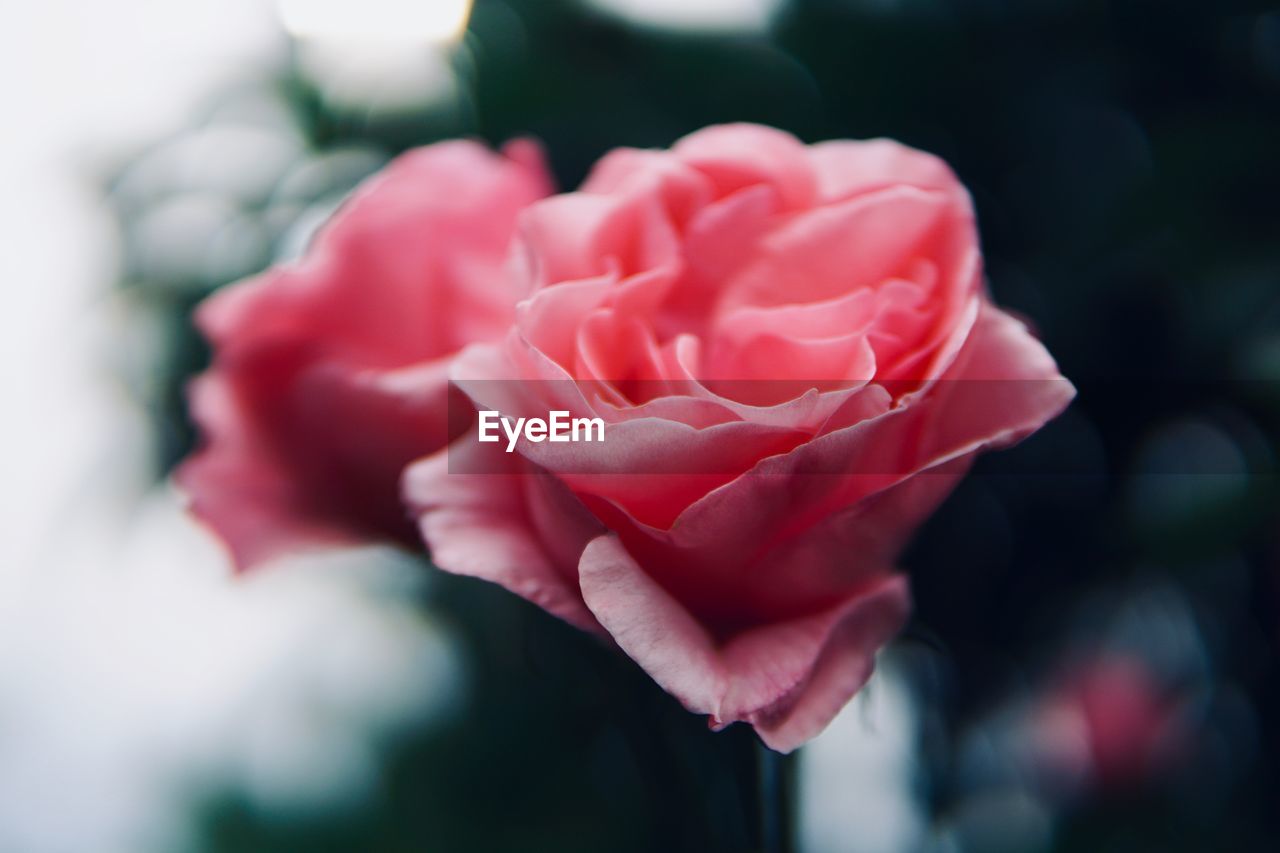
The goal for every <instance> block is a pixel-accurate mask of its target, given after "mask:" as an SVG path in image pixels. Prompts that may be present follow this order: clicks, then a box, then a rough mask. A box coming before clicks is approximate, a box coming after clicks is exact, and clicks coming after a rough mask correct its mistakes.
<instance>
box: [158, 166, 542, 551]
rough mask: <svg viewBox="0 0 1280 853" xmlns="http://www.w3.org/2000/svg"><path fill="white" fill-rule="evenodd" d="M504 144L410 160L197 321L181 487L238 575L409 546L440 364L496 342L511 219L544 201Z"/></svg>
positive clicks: (532, 169) (431, 441) (442, 435)
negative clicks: (199, 334)
mask: <svg viewBox="0 0 1280 853" xmlns="http://www.w3.org/2000/svg"><path fill="white" fill-rule="evenodd" d="M549 184H550V181H549V178H548V176H547V174H546V171H545V169H544V167H543V164H542V159H541V155H540V153H539V152H538V150H537V149H536V147H535V146H533V145H532V144H531V143H528V142H517V143H513V144H512V145H510V146H508V147H507V149H506V150H505V151H504V153H503V154H501V155H499V154H495V153H493V152H491V151H489V150H487V149H485V148H484V147H482V146H480V145H477V144H474V143H470V142H449V143H442V144H438V145H433V146H429V147H426V148H421V149H417V150H414V151H410V152H408V153H406V154H404V155H402V156H401V157H398V158H397V159H396V160H394V161H393V162H392V163H391V164H390V165H388V166H387V167H386V169H384V170H383V171H382V172H381V173H380V174H378V175H377V176H375V177H373V178H372V179H370V180H369V181H368V182H366V183H365V184H364V185H363V186H362V187H360V188H359V189H358V190H357V191H356V192H355V194H354V195H353V196H352V197H351V198H350V199H349V200H348V201H347V202H346V203H345V204H344V205H343V206H342V208H341V209H340V210H339V211H338V213H337V214H335V215H334V217H333V218H332V219H331V220H330V221H329V222H328V223H327V224H326V225H325V226H324V227H323V228H322V229H321V231H320V232H319V233H318V234H317V236H316V237H315V240H314V242H313V245H312V246H311V247H310V248H309V250H308V251H307V253H306V256H305V257H304V258H302V259H301V260H300V261H298V262H296V263H293V264H289V265H285V266H280V267H277V268H274V269H271V270H269V271H267V272H265V273H263V274H262V275H261V276H258V277H257V278H254V279H252V280H250V281H246V282H243V283H241V284H238V285H235V286H233V287H230V288H228V289H226V290H224V291H221V292H219V293H218V294H216V295H215V296H213V297H212V298H210V299H209V300H208V301H207V302H206V303H204V304H203V305H202V306H201V307H200V309H199V312H198V315H197V323H198V325H199V327H200V329H201V331H203V332H204V334H205V336H206V337H207V338H208V339H209V341H210V343H211V344H212V346H213V364H212V367H211V368H210V369H209V370H208V371H207V372H206V373H205V374H204V375H202V376H201V377H200V378H199V379H198V380H197V381H196V382H195V383H194V385H193V387H192V389H191V400H192V409H193V413H194V417H195V420H196V422H197V423H198V425H199V426H200V428H201V431H202V433H203V438H204V443H203V447H202V449H201V450H200V451H199V452H198V453H197V454H196V455H195V456H194V457H192V458H191V459H190V460H189V461H187V462H186V463H185V464H184V465H183V466H182V468H181V469H180V470H179V472H178V481H179V483H180V484H181V485H182V486H183V487H184V488H185V490H186V491H187V492H188V493H189V494H190V497H191V504H192V508H193V510H194V512H195V513H196V515H198V516H199V517H200V518H201V519H203V520H204V521H205V522H207V523H208V524H209V525H210V526H211V527H212V528H213V529H214V531H216V532H217V533H218V534H219V535H220V536H221V537H222V539H223V540H224V541H225V542H226V543H227V545H228V546H229V547H230V549H231V552H232V554H233V556H234V559H235V561H236V564H237V565H238V566H240V567H241V568H244V567H247V566H250V565H253V564H255V563H259V562H261V561H263V560H266V559H269V558H271V557H274V556H277V555H280V554H283V553H286V552H289V551H294V550H298V549H302V548H309V547H314V546H317V545H321V544H339V543H356V542H363V541H367V540H392V541H403V542H410V543H412V542H415V541H416V536H415V535H414V533H413V530H412V526H411V525H410V524H409V523H408V522H407V521H406V518H405V514H404V511H403V509H402V505H401V503H400V501H399V490H398V481H399V477H400V474H401V471H402V469H403V468H404V466H405V465H406V464H408V463H409V462H410V461H411V460H413V459H415V458H417V457H419V456H423V455H425V454H428V453H430V452H432V451H434V450H436V449H437V448H439V447H441V446H442V445H444V444H445V442H446V441H447V440H448V439H449V437H450V429H449V426H448V423H447V407H446V405H445V400H446V395H447V393H448V386H447V382H446V373H447V369H448V363H449V359H450V358H451V357H452V356H453V355H454V353H456V352H457V350H458V349H459V348H460V347H462V346H465V345H466V344H469V343H472V342H474V341H478V340H491V339H494V338H497V337H499V336H500V335H501V334H502V333H503V332H504V331H505V330H506V329H507V327H508V326H509V325H510V322H511V317H512V306H513V305H514V303H515V301H516V299H517V298H518V295H519V293H518V291H517V290H516V287H517V284H518V283H517V282H515V281H513V280H512V278H511V276H510V275H509V274H508V271H507V260H508V247H509V244H510V241H511V237H512V235H513V233H514V229H515V223H516V218H517V216H518V214H519V213H520V212H521V211H522V210H523V209H524V208H525V207H527V206H528V205H529V204H530V203H532V202H533V201H535V200H537V199H538V198H540V197H542V196H544V195H546V194H547V193H548V192H549Z"/></svg>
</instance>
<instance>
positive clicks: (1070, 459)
mask: <svg viewBox="0 0 1280 853" xmlns="http://www.w3.org/2000/svg"><path fill="white" fill-rule="evenodd" d="M5 18H6V19H8V23H7V24H6V26H5V27H3V28H2V32H0V94H3V98H0V110H2V111H3V112H2V113H0V114H2V115H3V116H4V124H5V132H4V134H3V135H2V136H0V178H3V182H2V183H0V186H3V187H4V189H5V191H4V193H3V198H0V234H2V235H3V240H2V241H0V245H3V251H2V252H0V270H2V271H3V272H4V279H5V281H4V287H3V289H2V290H0V294H2V295H0V299H3V300H4V302H3V308H4V310H3V311H0V337H2V338H3V344H4V347H5V354H6V357H5V358H4V359H3V362H4V365H3V369H4V373H5V384H4V389H5V398H4V399H5V403H6V404H7V405H6V406H5V407H4V415H3V418H2V421H3V427H0V428H2V429H3V430H4V432H3V439H4V440H3V441H2V442H0V447H3V451H2V452H3V457H4V460H5V463H4V464H5V468H4V475H5V480H4V488H3V490H2V496H3V501H4V503H3V522H2V523H3V525H4V528H3V529H4V535H3V537H2V538H3V542H2V543H0V544H2V546H3V549H4V550H3V552H2V553H3V554H4V560H3V563H2V564H0V850H5V851H8V850H13V851H24V852H25V851H94V853H99V851H105V853H110V851H151V850H159V851H171V850H184V851H185V850H193V851H257V850H289V851H293V850H335V851H336V850H362V851H383V850H386V851H407V850H445V851H452V850H468V851H470V850H520V851H536V850H548V851H601V850H609V851H625V850H659V849H690V850H695V849H696V850H748V849H753V848H756V847H758V846H759V845H760V844H761V843H762V837H761V835H760V831H759V828H758V820H759V814H758V811H757V809H758V803H757V791H756V786H757V785H758V784H759V782H760V768H759V766H758V764H757V763H756V756H755V753H754V752H753V745H752V743H751V740H752V737H751V735H750V733H749V732H743V731H737V730H733V729H731V730H729V731H727V732H725V733H722V734H719V735H712V734H710V733H708V732H706V731H705V730H704V723H703V722H702V721H701V720H699V719H697V718H694V717H692V716H691V715H688V714H686V713H684V712H683V711H682V710H680V709H679V708H678V707H677V706H676V705H675V703H674V702H673V701H672V700H671V699H670V698H669V697H667V696H665V695H664V694H662V693H661V692H660V691H658V690H657V689H656V688H655V687H653V686H652V685H651V684H650V683H649V682H648V680H647V679H646V678H644V677H643V675H641V674H639V673H637V672H636V671H635V670H634V668H632V667H630V666H629V665H628V664H627V663H626V662H625V661H622V660H621V659H619V658H618V657H616V656H615V655H614V654H612V653H611V652H609V651H608V650H606V649H604V648H602V647H600V646H599V645H598V644H596V643H595V642H594V641H592V640H590V639H589V638H586V637H584V636H580V635H578V634H577V633H576V632H574V631H573V630H571V629H569V628H567V627H565V626H563V625H561V624H559V623H558V622H556V621H555V620H554V619H553V618H551V617H549V616H547V615H546V614H544V613H542V612H540V611H538V610H536V609H535V608H533V607H532V606H529V605H527V604H525V603H523V602H521V601H518V600H516V599H515V598H514V597H513V596H510V595H508V594H506V593H504V592H502V591H501V590H499V589H497V588H496V587H489V586H486V585H483V584H480V583H478V582H472V581H468V580H465V579H459V578H452V577H448V576H444V575H442V574H441V573H438V572H435V571H433V570H431V569H430V568H429V567H428V566H427V565H425V564H424V563H422V562H420V561H419V560H417V559H415V558H412V557H408V556H405V555H398V554H395V553H392V552H389V551H385V550H379V549H363V550H359V551H355V552H344V553H341V554H334V555H332V556H331V557H326V558H323V559H315V558H312V559H307V560H302V559H299V560H293V561H288V562H286V563H284V564H282V565H280V566H277V567H273V568H272V569H270V570H267V571H263V572H260V573H258V574H256V575H254V576H251V577H249V578H242V579H233V578H231V577H230V575H229V568H228V565H227V562H226V558H225V555H224V554H223V553H222V552H221V550H220V549H219V548H218V546H217V545H216V544H215V543H214V542H213V541H212V540H211V539H210V537H209V536H208V535H207V534H205V533H204V532H203V531H201V530H200V529H198V528H197V527H196V526H195V525H193V524H192V523H191V522H190V521H189V520H187V519H186V518H185V517H184V515H183V513H182V510H181V503H180V500H179V498H178V497H177V496H176V495H175V494H174V492H173V490H172V489H171V488H170V487H169V486H168V485H167V483H166V480H165V477H166V475H167V472H168V471H169V469H170V468H171V466H172V465H173V464H174V463H175V462H176V461H177V460H178V459H180V458H181V456H182V455H183V454H184V453H186V452H187V451H188V450H189V449H190V447H191V445H192V441H193V434H192V430H191V425H190V423H189V421H188V420H187V417H186V413H185V410H184V407H183V404H182V385H183V382H184V381H185V380H186V379H187V378H188V377H189V376H190V375H191V374H192V373H193V372H194V371H197V370H199V369H200V368H201V366H202V365H203V364H204V363H205V360H206V359H207V352H206V350H205V348H204V346H203V344H202V342H201V341H200V339H199V338H198V336H197V335H196V334H195V333H194V332H193V330H192V328H191V326H190V320H189V318H190V310H191V308H192V306H193V305H194V304H195V303H196V302H198V301H199V300H200V299H201V298H202V297H203V296H205V295H207V294H208V293H209V292H210V291H212V290H213V289H215V288H217V287H219V286H222V285H223V284H226V283H227V282H230V281H233V280H235V279H237V278H239V277H241V276H243V275H246V274H249V273H252V272H254V271H256V270H258V269H260V268H262V267H263V266H265V265H266V264H268V263H270V262H272V261H273V260H278V259H282V258H287V257H291V256H293V255H296V254H297V253H298V252H299V251H300V250H301V248H302V247H303V246H304V245H305V244H306V240H307V237H308V235H309V234H310V233H311V231H312V230H313V229H314V228H315V226H316V225H317V224H318V223H319V222H321V221H323V219H324V217H325V216H326V215H327V213H328V212H329V211H331V210H332V209H333V206H334V205H335V204H336V203H337V202H338V201H339V200H340V199H341V198H342V196H343V194H344V193H345V192H347V191H348V190H349V189H350V188H351V187H352V186H353V185H354V184H355V183H357V182H358V181H359V180H360V179H361V178H363V177H364V176H366V175H367V174H369V173H370V172H372V171H373V170H375V169H377V168H378V166H379V165H380V164H382V163H384V162H385V161H386V159H387V158H388V157H390V156H393V155H394V154H395V153H396V152H398V151H400V150H403V149H404V148H406V147H409V146H413V145H418V144H423V143H428V142H431V141H434V140H437V139H442V138H447V137H453V136H461V135H465V136H474V137H478V138H481V139H484V140H487V141H490V142H493V143H500V142H502V141H504V140H506V139H509V138H511V137H513V136H518V135H532V136H535V137H537V138H539V139H541V140H542V142H543V143H544V144H545V146H546V149H547V152H548V154H549V156H550V160H551V163H552V166H553V168H554V171H555V173H556V177H557V179H558V181H559V182H560V186H561V188H562V189H571V188H573V187H574V186H575V185H576V184H577V183H578V182H579V181H580V180H581V179H582V177H583V176H584V174H585V173H586V171H587V169H588V168H589V166H590V164H591V163H592V162H593V161H594V160H595V159H596V158H597V157H599V156H600V155H601V154H602V153H603V152H605V151H606V150H608V149H609V148H611V147H614V146H618V145H631V146H665V145H668V144H670V143H671V142H672V141H674V140H675V139H677V138H679V137H680V136H681V135H683V134H685V133H688V132H690V131H692V130H695V129H697V128H699V127H701V126H704V125H706V124H709V123H714V122H721V121H738V120H746V121H757V122H764V123H767V124H771V125H774V126H777V127H781V128H784V129H786V130H789V131H791V132H793V133H795V134H796V135H798V136H799V137H801V138H803V139H805V140H806V141H816V140H820V139H827V138H840V137H848V138H866V137H874V136H891V137H894V138H897V139H900V140H902V141H904V142H906V143H908V144H911V145H914V146H917V147H919V148H923V149H926V150H929V151H932V152H934V153H937V154H939V155H941V156H942V157H944V158H945V159H947V160H948V162H950V163H951V164H952V165H953V166H954V168H955V169H956V171H957V172H958V173H959V174H960V176H961V178H962V179H963V180H964V182H965V183H966V184H967V185H968V186H969V187H970V189H971V190H972V192H973V194H974V197H975V200H976V202H977V207H978V213H979V221H980V227H981V231H982V238H983V245H984V250H985V253H986V257H987V270H988V277H989V282H990V288H991V290H992V291H993V293H994V294H995V297H996V299H997V301H998V302H1000V303H1001V304H1002V305H1005V306H1008V307H1010V308H1012V309H1015V310H1017V311H1019V312H1020V313H1022V314H1024V315H1025V316H1026V317H1028V318H1030V320H1031V321H1032V322H1033V324H1034V325H1035V326H1036V327H1037V328H1038V330H1039V332H1040V334H1041V335H1042V337H1043V338H1044V340H1045V341H1046V343H1047V345H1048V347H1049V349H1050V351H1051V352H1053V353H1054V355H1055V356H1056V357H1057V359H1058V361H1059V363H1060V365H1061V367H1062V369H1063V372H1064V373H1065V374H1066V375H1067V376H1068V377H1070V378H1071V379H1072V380H1073V381H1075V383H1076V384H1077V386H1078V387H1079V389H1080V396H1079V399H1078V400H1077V402H1076V403H1075V404H1074V405H1073V406H1072V408H1071V409H1070V410H1069V411H1068V412H1067V413H1066V414H1065V415H1063V416H1062V417H1061V418H1060V419H1059V420H1057V421H1056V422H1054V423H1053V424H1051V425H1050V426H1049V427H1047V428H1046V429H1045V430H1044V431H1043V432H1042V433H1041V434H1039V435H1037V436H1035V437H1034V438H1032V439H1031V440H1029V441H1027V442H1026V443H1025V444H1023V445H1022V446H1020V447H1018V448H1016V449H1014V450H1012V451H1008V452H1005V453H1002V454H998V455H996V456H993V457H989V458H986V459H984V460H983V461H982V462H981V463H980V464H979V466H978V469H977V471H976V472H975V474H974V475H973V476H972V477H970V478H969V480H968V481H966V483H965V484H964V485H963V486H962V487H961V488H960V489H959V490H958V491H957V492H956V493H955V495H954V496H953V497H952V498H951V499H950V500H949V501H948V502H947V503H946V504H945V505H944V507H943V508H942V509H941V511H940V512H939V513H938V514H937V515H936V517H935V518H934V519H932V520H931V521H930V522H929V524H928V525H927V526H926V527H925V528H924V529H923V530H922V531H921V532H920V534H919V535H918V536H917V538H916V541H915V543H914V545H913V547H912V548H911V550H910V551H909V553H908V554H907V555H906V556H905V558H904V561H903V564H904V568H905V569H906V570H907V571H909V572H910V574H911V576H912V583H913V587H914V590H915V596H916V599H917V608H916V613H915V615H914V618H913V621H912V623H911V625H910V627H909V628H908V630H907V631H906V633H905V635H904V636H903V637H902V638H901V639H900V640H899V641H898V642H897V643H895V644H894V646H893V647H892V648H891V649H890V650H888V651H887V652H886V653H885V654H884V655H883V656H882V662H881V667H880V669H879V671H878V673H877V675H876V677H875V679H874V680H873V682H872V684H871V685H870V687H869V688H868V689H867V690H866V691H864V693H863V694H862V695H860V697H859V698H858V699H857V700H855V702H854V703H852V704H851V705H850V706H849V708H848V709H846V711H845V712H844V713H843V714H842V715H841V716H840V717H839V718H838V719H837V721H836V722H835V724H834V725H833V726H832V728H831V729H830V730H829V731H828V732H827V733H826V734H824V735H823V736H822V737H821V738H819V739H818V740H817V741H815V742H814V743H813V744H811V745H810V746H809V747H806V749H805V750H804V751H803V752H802V754H801V757H800V758H799V761H798V763H797V764H796V765H795V766H794V767H793V768H792V776H791V782H790V784H791V786H792V788H791V790H792V794H793V804H794V805H793V815H792V817H793V822H794V824H795V828H796V847H797V849H802V850H813V851H855V853H862V851H883V853H891V851H902V852H903V853H910V852H911V851H946V853H953V852H954V853H960V851H1010V853H1015V852H1016V853H1021V851H1148V850H1149V851H1184V850H1185V851H1200V850H1232V851H1253V850H1259V851H1261V850H1273V849H1276V846H1277V842H1278V840H1280V728H1278V727H1277V725H1276V721H1277V720H1278V719H1280V664H1278V661H1277V651H1278V644H1280V619H1277V615H1278V614H1277V611H1278V609H1280V608H1278V606H1280V489H1278V487H1277V478H1276V466H1277V464H1280V463H1278V461H1277V457H1276V454H1277V451H1278V450H1280V166H1277V164H1276V152H1280V9H1276V8H1275V7H1274V6H1273V4H1268V3H1262V2H1231V0H1224V1H1223V2H1208V0H1202V2H1191V1H1190V0H1109V1H1108V0H1077V1H1076V2H1073V0H953V2H944V0H580V1H579V2H574V0H474V2H469V0H361V2H341V0H274V2H266V0H224V2H214V0H189V1H188V2H183V3H181V4H174V3H163V2H159V0H119V2H115V3H111V4H92V3H88V2H75V0H48V2H45V3H41V4H26V5H25V6H23V7H22V8H17V9H14V10H9V11H6V13H5Z"/></svg>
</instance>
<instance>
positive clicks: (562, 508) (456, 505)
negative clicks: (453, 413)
mask: <svg viewBox="0 0 1280 853" xmlns="http://www.w3.org/2000/svg"><path fill="white" fill-rule="evenodd" d="M451 455H452V459H451V458H450V457H451ZM478 456H485V457H487V458H485V459H483V460H479V459H476V458H469V457H478ZM451 465H452V466H454V467H455V469H456V470H455V471H454V472H450V466H451ZM468 466H474V467H473V468H471V467H468ZM501 466H505V467H506V469H507V471H508V473H495V472H497V471H499V470H502V467H501ZM468 470H479V471H481V472H482V473H465V472H466V471H468ZM555 486H556V484H555V483H551V482H547V481H545V480H543V481H540V480H539V479H538V477H537V475H535V474H533V473H532V472H531V471H530V470H529V468H528V466H527V464H526V463H524V461H523V460H522V459H521V458H520V457H519V456H518V455H515V454H507V453H504V452H503V451H502V449H501V448H500V447H499V446H498V445H496V444H495V445H483V446H482V445H480V444H475V443H470V442H466V443H462V442H460V443H458V444H456V445H454V446H453V447H451V448H448V449H445V450H442V451H440V452H439V453H436V454H435V455H434V456H431V457H429V458H427V459H424V460H422V461H419V462H417V463H415V464H413V465H412V466H410V468H409V469H408V471H406V472H405V477H404V484H403V489H404V497H405V502H406V503H408V504H409V506H410V507H412V508H413V509H414V511H415V512H417V513H419V519H420V520H419V526H420V531H421V533H422V538H423V540H424V541H425V542H426V543H427V546H428V547H429V548H430V549H431V559H432V562H434V563H435V564H436V565H437V566H438V567H440V568H442V569H444V570H445V571H448V572H452V573H453V574H456V575H468V576H470V577H477V578H481V579H483V580H487V581H491V582H493V583H496V584H499V585H500V586H503V587H506V588H507V589H509V590H510V591H512V592H514V593H515V594H516V595H519V596H521V597H522V598H526V599H528V600H529V601H532V602H533V603H534V604H537V605H538V606H539V607H542V608H543V609H544V610H546V611H548V612H549V613H553V614H555V615H556V616H559V617H560V618H561V619H564V620H565V621H566V622H568V623H570V624H571V625H575V626H577V627H579V628H583V629H585V630H588V631H598V630H599V626H598V625H597V624H596V621H595V618H594V617H593V616H592V615H591V613H590V611H588V610H587V608H586V606H585V605H584V604H583V603H582V598H581V596H580V595H579V593H578V590H577V584H576V583H574V582H573V579H572V577H571V576H566V574H564V573H562V572H561V571H560V569H559V568H558V565H563V564H564V561H566V560H572V559H576V555H577V554H578V553H580V552H581V551H582V548H583V547H584V546H585V544H586V543H587V542H588V541H589V540H590V539H591V538H592V537H593V536H596V535H598V534H599V530H600V528H599V525H596V524H593V523H592V522H591V520H590V519H589V518H587V517H586V516H585V513H584V512H583V511H582V510H581V508H580V507H577V508H576V510H577V511H576V512H575V507H573V506H572V505H570V504H571V502H572V501H573V499H572V497H571V496H568V495H563V494H558V493H556V492H555V491H554V489H555ZM541 502H546V504H549V505H548V506H538V504H539V503H541ZM539 519H541V520H542V521H544V522H545V523H546V524H547V525H552V526H554V529H550V530H548V534H549V536H548V538H547V540H545V541H549V542H551V543H552V550H550V551H549V550H548V548H547V547H545V546H544V544H543V542H544V539H543V538H542V537H540V536H539V535H538V531H537V529H536V525H537V521H538V520H539ZM557 550H558V551H559V552H560V554H558V555H557V554H556V553H555V551H557ZM558 556H559V557H560V558H561V559H557V557H558ZM569 565H571V563H569Z"/></svg>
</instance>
